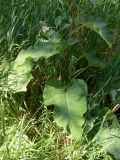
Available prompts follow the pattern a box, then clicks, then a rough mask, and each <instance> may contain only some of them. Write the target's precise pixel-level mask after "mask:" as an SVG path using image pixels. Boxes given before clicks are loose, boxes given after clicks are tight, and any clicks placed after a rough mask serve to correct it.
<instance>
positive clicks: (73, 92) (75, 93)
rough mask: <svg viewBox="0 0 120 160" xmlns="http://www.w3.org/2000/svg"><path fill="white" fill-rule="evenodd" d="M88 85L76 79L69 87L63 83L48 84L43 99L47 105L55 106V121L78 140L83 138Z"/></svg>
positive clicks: (54, 81) (56, 81)
mask: <svg viewBox="0 0 120 160" xmlns="http://www.w3.org/2000/svg"><path fill="white" fill-rule="evenodd" d="M86 96H87V85H86V83H85V82H84V81H83V80H78V79H76V80H75V79H74V80H72V81H71V82H70V83H69V84H68V85H67V86H65V85H63V84H62V82H61V81H58V80H50V81H48V82H47V84H46V86H45V89H44V93H43V97H44V103H45V105H47V106H48V105H54V106H55V109H54V120H55V122H56V123H57V124H58V125H59V126H60V127H64V128H66V129H67V130H68V131H69V133H70V134H71V135H72V136H73V137H74V138H76V139H80V138H81V136H82V131H83V129H82V126H83V124H84V121H85V120H84V117H83V114H84V113H85V112H86V110H87V101H86Z"/></svg>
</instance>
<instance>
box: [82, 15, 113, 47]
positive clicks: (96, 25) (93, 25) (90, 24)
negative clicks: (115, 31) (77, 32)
mask: <svg viewBox="0 0 120 160" xmlns="http://www.w3.org/2000/svg"><path fill="white" fill-rule="evenodd" d="M80 23H81V24H82V25H83V26H86V27H87V28H89V29H91V30H93V31H95V32H96V33H97V34H99V35H100V36H101V37H102V39H103V40H105V41H106V43H107V44H108V46H109V47H111V46H112V37H113V36H112V33H111V31H110V29H108V27H107V24H106V23H105V22H103V20H102V19H101V18H94V17H92V16H90V17H81V18H80Z"/></svg>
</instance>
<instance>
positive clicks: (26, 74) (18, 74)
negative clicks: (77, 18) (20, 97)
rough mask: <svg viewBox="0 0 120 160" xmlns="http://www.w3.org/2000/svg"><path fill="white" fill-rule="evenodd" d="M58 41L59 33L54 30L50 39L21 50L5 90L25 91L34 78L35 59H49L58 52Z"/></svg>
mask: <svg viewBox="0 0 120 160" xmlns="http://www.w3.org/2000/svg"><path fill="white" fill-rule="evenodd" d="M58 43H59V39H58V34H57V33H55V32H52V33H51V35H50V39H49V40H47V41H37V42H36V44H35V46H34V47H30V48H28V49H26V50H21V51H20V53H19V54H18V56H17V58H16V60H15V62H14V65H13V67H12V69H11V72H10V73H9V75H8V87H4V88H5V90H6V91H8V90H9V89H12V90H13V91H14V92H25V91H26V90H27V88H26V87H27V84H28V83H29V82H30V80H31V79H32V78H33V77H32V74H31V70H32V68H33V64H34V61H38V60H39V59H40V58H46V59H47V58H50V57H51V56H53V55H55V54H57V49H56V47H57V44H58Z"/></svg>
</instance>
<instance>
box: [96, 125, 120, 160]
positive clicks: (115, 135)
mask: <svg viewBox="0 0 120 160" xmlns="http://www.w3.org/2000/svg"><path fill="white" fill-rule="evenodd" d="M96 140H97V142H98V143H99V144H100V145H101V146H102V150H103V151H107V152H109V153H110V154H112V155H113V156H114V158H115V159H117V160H118V159H120V128H103V129H102V130H101V131H100V132H99V134H98V135H97V138H96Z"/></svg>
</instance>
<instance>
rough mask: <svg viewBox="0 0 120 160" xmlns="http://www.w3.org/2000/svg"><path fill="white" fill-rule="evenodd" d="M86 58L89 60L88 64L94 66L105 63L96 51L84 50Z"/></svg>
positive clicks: (100, 66)
mask: <svg viewBox="0 0 120 160" xmlns="http://www.w3.org/2000/svg"><path fill="white" fill-rule="evenodd" d="M83 54H84V56H85V58H86V59H87V61H88V64H89V65H90V66H92V67H99V68H102V67H103V63H102V61H101V60H100V58H99V57H98V56H97V54H96V53H95V51H83Z"/></svg>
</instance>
